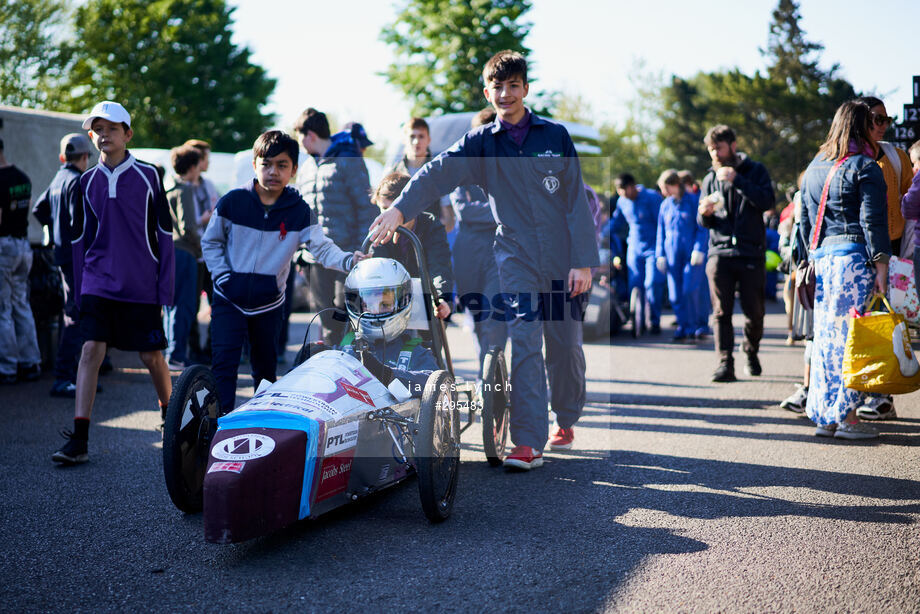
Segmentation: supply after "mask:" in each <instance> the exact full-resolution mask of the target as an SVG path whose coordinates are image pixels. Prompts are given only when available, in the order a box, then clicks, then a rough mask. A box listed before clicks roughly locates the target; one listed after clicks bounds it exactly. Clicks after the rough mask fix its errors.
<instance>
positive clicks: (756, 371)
mask: <svg viewBox="0 0 920 614" xmlns="http://www.w3.org/2000/svg"><path fill="white" fill-rule="evenodd" d="M744 372H745V373H746V374H747V375H749V376H751V377H757V376H758V375H760V374H761V373H763V369H762V368H761V367H760V360H759V359H758V358H757V354H748V355H747V364H745V365H744Z"/></svg>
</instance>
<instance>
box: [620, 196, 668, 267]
mask: <svg viewBox="0 0 920 614" xmlns="http://www.w3.org/2000/svg"><path fill="white" fill-rule="evenodd" d="M636 187H637V188H638V190H639V195H638V196H636V200H634V201H632V200H629V199H628V198H626V197H625V196H620V197H619V198H618V199H617V208H616V211H614V212H613V215H612V216H611V217H610V222H608V224H610V225H611V230H612V232H611V233H610V234H611V235H615V234H620V232H621V231H622V230H623V228H624V227H626V226H629V236H628V237H627V239H626V249H627V251H628V252H629V253H633V254H650V253H652V252H654V251H655V241H656V239H657V236H658V215H659V211H660V209H661V200H662V198H661V194H659V193H658V192H656V191H654V190H649V189H648V188H645V187H644V186H641V185H638V186H636Z"/></svg>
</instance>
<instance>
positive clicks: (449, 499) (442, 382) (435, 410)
mask: <svg viewBox="0 0 920 614" xmlns="http://www.w3.org/2000/svg"><path fill="white" fill-rule="evenodd" d="M418 424H419V430H418V433H417V434H416V435H415V439H414V449H415V468H416V471H417V472H418V493H419V497H420V498H421V500H422V510H423V511H424V512H425V516H427V517H428V520H430V521H431V522H441V521H442V520H445V519H447V517H448V516H450V512H451V509H453V507H454V496H455V495H456V494H457V474H458V471H459V469H460V411H459V410H458V408H457V391H456V389H455V388H454V378H453V377H452V376H451V375H450V373H448V372H447V371H435V372H434V373H432V374H431V375H430V376H428V382H427V383H426V385H425V391H424V392H423V393H422V402H421V406H420V408H419V416H418Z"/></svg>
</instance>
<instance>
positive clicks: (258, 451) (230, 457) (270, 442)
mask: <svg viewBox="0 0 920 614" xmlns="http://www.w3.org/2000/svg"><path fill="white" fill-rule="evenodd" d="M274 449H275V440H274V439H272V438H271V437H268V436H267V435H259V434H258V433H243V434H242V435H236V436H234V437H229V438H227V439H224V440H223V441H220V442H218V443H216V444H214V447H213V448H211V456H213V457H214V458H217V459H220V460H226V461H246V460H253V459H255V458H262V457H263V456H268V455H269V454H271V452H272V450H274Z"/></svg>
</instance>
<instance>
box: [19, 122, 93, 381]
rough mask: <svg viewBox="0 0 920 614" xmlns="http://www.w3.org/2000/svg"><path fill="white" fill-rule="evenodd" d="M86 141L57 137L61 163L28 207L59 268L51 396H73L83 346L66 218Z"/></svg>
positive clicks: (83, 164)
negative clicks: (60, 323)
mask: <svg viewBox="0 0 920 614" xmlns="http://www.w3.org/2000/svg"><path fill="white" fill-rule="evenodd" d="M89 153H90V142H89V139H88V138H86V135H84V134H80V133H78V132H74V133H71V134H68V135H66V136H65V137H64V138H63V139H61V153H60V160H61V163H62V164H63V166H61V168H59V169H58V172H57V174H56V175H55V176H54V179H53V180H52V181H51V185H50V186H48V189H46V190H45V191H44V192H42V193H41V196H39V197H38V200H37V201H36V203H35V206H34V207H33V208H32V214H33V215H35V218H36V219H37V220H38V221H39V222H40V223H41V224H42V225H43V226H47V227H48V228H49V230H50V233H49V234H50V236H51V241H52V244H53V245H54V264H56V265H57V266H58V268H60V270H61V280H62V281H63V286H64V328H63V330H62V331H61V335H60V340H59V343H58V352H57V356H56V357H55V361H54V384H52V385H51V391H50V394H51V396H53V397H70V398H73V397H74V396H76V392H77V361H78V360H79V358H80V350H81V348H82V347H83V337H82V336H81V335H80V326H79V322H80V318H79V315H78V314H77V308H76V305H75V304H74V300H73V293H74V279H73V251H72V249H71V246H70V220H71V219H72V218H73V207H74V203H75V202H77V201H78V198H79V191H80V175H81V174H82V173H83V172H84V171H85V170H86V168H87V166H89Z"/></svg>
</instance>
